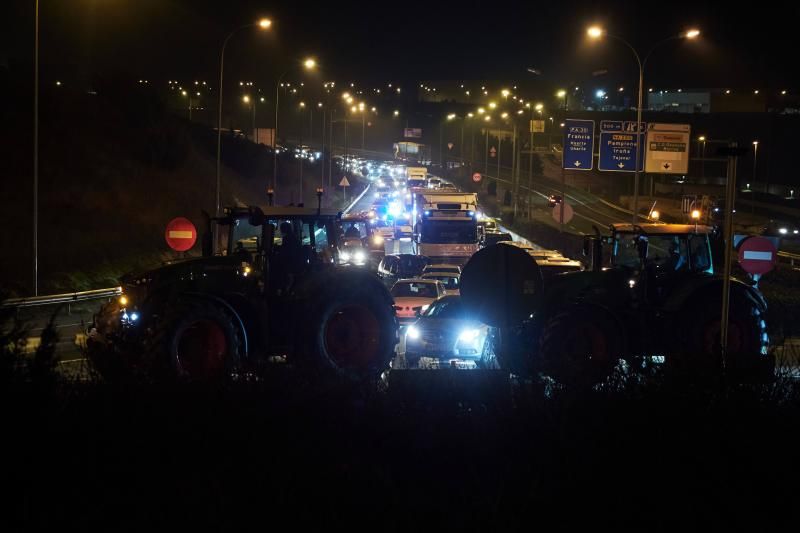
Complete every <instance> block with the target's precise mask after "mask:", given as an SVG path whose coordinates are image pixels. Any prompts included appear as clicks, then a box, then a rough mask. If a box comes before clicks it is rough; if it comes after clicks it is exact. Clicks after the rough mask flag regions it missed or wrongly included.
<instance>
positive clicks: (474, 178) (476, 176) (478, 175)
mask: <svg viewBox="0 0 800 533" xmlns="http://www.w3.org/2000/svg"><path fill="white" fill-rule="evenodd" d="M472 181H474V182H475V183H479V182H480V181H481V173H480V172H476V173H475V174H473V175H472Z"/></svg>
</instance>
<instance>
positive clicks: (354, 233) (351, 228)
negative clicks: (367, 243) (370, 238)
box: [342, 221, 367, 239]
mask: <svg viewBox="0 0 800 533" xmlns="http://www.w3.org/2000/svg"><path fill="white" fill-rule="evenodd" d="M342 227H343V228H344V238H345V239H361V238H364V237H366V236H367V225H366V223H365V222H348V221H344V222H342Z"/></svg>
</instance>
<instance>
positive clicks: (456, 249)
mask: <svg viewBox="0 0 800 533" xmlns="http://www.w3.org/2000/svg"><path fill="white" fill-rule="evenodd" d="M415 204H416V205H415V212H416V220H415V222H416V225H415V243H416V252H417V254H419V255H424V256H427V257H429V258H430V259H431V260H432V261H433V262H434V263H449V264H457V265H461V264H464V263H466V262H467V261H468V260H469V258H470V257H471V256H472V254H474V253H475V252H477V251H478V248H479V246H480V243H479V239H478V220H477V213H478V195H477V194H475V193H461V192H449V191H441V192H438V191H430V190H428V191H424V192H420V193H418V194H417V195H416V198H415Z"/></svg>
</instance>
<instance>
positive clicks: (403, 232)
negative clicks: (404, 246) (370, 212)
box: [394, 220, 414, 239]
mask: <svg viewBox="0 0 800 533" xmlns="http://www.w3.org/2000/svg"><path fill="white" fill-rule="evenodd" d="M413 236H414V228H412V227H411V225H410V224H409V223H408V221H406V220H403V221H396V222H395V223H394V238H395V239H402V238H404V237H405V238H408V237H413Z"/></svg>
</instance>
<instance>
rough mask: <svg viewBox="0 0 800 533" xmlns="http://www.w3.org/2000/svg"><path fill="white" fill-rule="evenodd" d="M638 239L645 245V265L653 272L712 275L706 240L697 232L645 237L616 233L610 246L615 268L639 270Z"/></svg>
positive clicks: (704, 236)
mask: <svg viewBox="0 0 800 533" xmlns="http://www.w3.org/2000/svg"><path fill="white" fill-rule="evenodd" d="M639 239H641V240H644V241H646V242H647V259H646V262H647V264H649V265H652V266H653V267H655V268H656V269H657V270H660V271H665V272H666V271H673V272H709V273H712V272H713V266H712V263H711V251H710V247H709V243H708V237H707V236H706V235H705V234H701V233H687V234H678V235H646V236H645V235H638V234H634V233H620V234H618V235H617V239H616V241H615V243H614V265H615V266H627V267H631V268H639V265H640V262H639V251H638V249H637V242H638V240H639Z"/></svg>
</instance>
